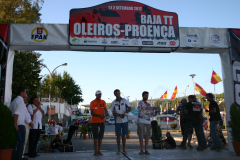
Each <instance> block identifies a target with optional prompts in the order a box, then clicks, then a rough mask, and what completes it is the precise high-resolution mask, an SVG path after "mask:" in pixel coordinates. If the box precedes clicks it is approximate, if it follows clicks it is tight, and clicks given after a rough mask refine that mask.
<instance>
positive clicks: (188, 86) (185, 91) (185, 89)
mask: <svg viewBox="0 0 240 160" xmlns="http://www.w3.org/2000/svg"><path fill="white" fill-rule="evenodd" d="M187 87H189V85H187ZM187 87H186V88H185V92H184V96H186V90H187Z"/></svg>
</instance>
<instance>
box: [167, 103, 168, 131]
mask: <svg viewBox="0 0 240 160" xmlns="http://www.w3.org/2000/svg"><path fill="white" fill-rule="evenodd" d="M167 132H168V100H167Z"/></svg>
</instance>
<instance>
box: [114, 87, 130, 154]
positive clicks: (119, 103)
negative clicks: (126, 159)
mask: <svg viewBox="0 0 240 160" xmlns="http://www.w3.org/2000/svg"><path fill="white" fill-rule="evenodd" d="M120 94H121V92H120V90H119V89H116V90H115V91H114V95H115V96H116V99H115V100H114V101H113V102H112V104H111V111H112V112H113V115H114V116H115V133H116V136H117V146H118V151H117V155H119V154H120V137H121V136H122V144H123V153H124V154H127V152H126V147H125V146H126V135H128V117H127V115H126V113H128V112H130V111H131V105H130V104H129V102H128V101H127V100H126V99H124V98H122V97H121V96H120Z"/></svg>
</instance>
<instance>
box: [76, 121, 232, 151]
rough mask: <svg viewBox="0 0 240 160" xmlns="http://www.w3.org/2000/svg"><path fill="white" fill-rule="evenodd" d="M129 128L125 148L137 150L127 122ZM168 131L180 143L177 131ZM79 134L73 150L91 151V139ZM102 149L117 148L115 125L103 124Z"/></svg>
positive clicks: (137, 141)
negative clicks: (81, 136) (128, 136)
mask: <svg viewBox="0 0 240 160" xmlns="http://www.w3.org/2000/svg"><path fill="white" fill-rule="evenodd" d="M129 128H130V130H131V133H130V135H131V138H130V139H127V145H126V149H127V150H128V151H129V150H139V149H140V147H139V140H138V136H137V127H136V125H133V124H129ZM162 132H163V135H165V134H166V132H167V130H163V131H162ZM170 133H171V134H172V136H173V137H174V139H175V141H176V143H177V144H180V142H181V140H182V136H181V134H180V133H178V132H176V131H175V132H174V131H172V130H170ZM224 136H225V138H226V140H227V136H226V131H225V132H224ZM79 137H80V134H78V137H73V138H72V142H73V145H74V152H86V151H93V150H94V146H93V139H91V138H88V139H87V140H83V139H80V138H79ZM196 141H197V139H193V140H192V145H193V146H196V145H197V144H196ZM148 148H149V149H152V142H151V140H149V146H148ZM102 150H103V151H104V150H105V151H116V150H117V144H116V136H115V126H114V125H107V123H106V125H105V134H104V139H103V144H102Z"/></svg>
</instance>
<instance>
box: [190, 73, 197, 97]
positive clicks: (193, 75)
mask: <svg viewBox="0 0 240 160" xmlns="http://www.w3.org/2000/svg"><path fill="white" fill-rule="evenodd" d="M189 76H191V77H192V82H193V95H195V82H194V77H195V76H196V74H191V75H189Z"/></svg>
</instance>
